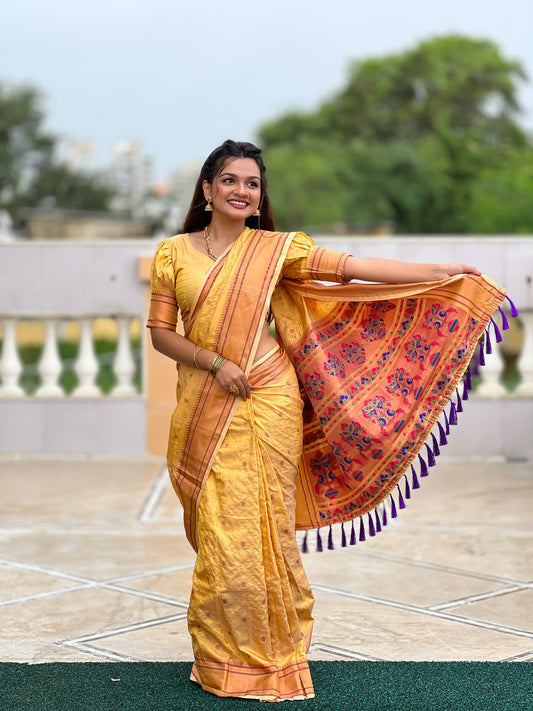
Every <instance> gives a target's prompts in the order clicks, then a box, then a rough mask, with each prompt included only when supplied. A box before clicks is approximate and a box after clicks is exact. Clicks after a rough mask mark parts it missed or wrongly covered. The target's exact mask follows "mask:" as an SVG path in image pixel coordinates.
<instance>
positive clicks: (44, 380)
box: [35, 318, 65, 397]
mask: <svg viewBox="0 0 533 711" xmlns="http://www.w3.org/2000/svg"><path fill="white" fill-rule="evenodd" d="M57 323H58V320H57V319H55V318H45V319H44V347H43V352H42V355H41V360H40V361H39V365H38V368H37V369H38V371H39V375H40V376H41V385H40V386H39V387H38V388H37V390H36V391H35V396H36V397H64V395H65V393H64V392H63V388H62V387H61V386H60V385H59V376H60V375H61V371H62V370H63V365H62V363H61V358H60V356H59V349H58V346H57Z"/></svg>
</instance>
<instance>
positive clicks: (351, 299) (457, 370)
mask: <svg viewBox="0 0 533 711" xmlns="http://www.w3.org/2000/svg"><path fill="white" fill-rule="evenodd" d="M293 238H294V235H292V234H290V235H289V234H285V233H272V232H261V231H252V230H245V231H244V232H243V233H242V234H241V235H240V237H239V238H238V239H237V241H236V242H235V243H234V244H233V246H232V247H231V249H230V250H228V251H227V252H226V253H225V254H224V255H222V256H221V257H220V258H219V260H218V261H217V262H216V263H215V264H214V265H212V263H211V264H210V265H209V268H206V269H205V270H204V271H205V272H206V273H205V278H204V279H203V282H202V285H201V288H200V289H199V291H198V293H197V295H196V297H195V298H194V299H193V300H192V303H191V304H190V309H189V310H188V311H187V313H186V314H185V316H186V318H184V323H185V328H186V336H187V338H189V339H190V340H191V341H192V342H194V343H196V344H198V345H199V346H201V347H205V348H209V349H210V350H213V351H216V352H218V353H221V354H222V355H224V356H225V357H226V358H228V359H230V360H232V361H234V362H235V363H238V364H239V365H240V366H241V368H242V369H243V370H244V371H245V373H246V374H247V376H248V378H249V380H250V384H251V387H252V397H251V398H250V399H249V400H248V401H246V402H243V401H242V400H240V399H238V398H237V399H236V398H234V397H233V396H232V395H228V394H227V393H226V392H225V391H224V390H223V389H222V388H221V387H220V386H219V385H218V383H217V382H216V380H214V379H213V378H212V377H211V375H210V374H209V373H207V372H205V371H200V370H195V369H194V368H189V367H185V366H180V367H179V378H178V386H177V399H178V404H177V407H176V410H175V412H174V414H173V417H172V423H171V432H170V439H169V448H168V465H169V471H170V475H171V479H172V483H173V485H174V488H175V490H176V492H177V494H178V496H179V497H180V500H181V502H182V504H183V509H184V524H185V529H186V533H187V536H188V539H189V541H190V542H191V545H192V546H193V547H194V549H195V550H196V551H197V553H198V557H197V562H196V566H195V570H194V576H193V590H192V595H191V604H190V608H189V630H190V632H191V636H192V640H193V650H194V656H195V663H194V666H193V670H192V675H191V678H192V679H194V680H195V681H197V682H198V683H200V684H201V685H202V686H203V688H204V689H206V690H208V691H210V692H212V693H214V694H217V695H219V696H241V697H248V698H259V699H261V700H264V701H280V700H283V699H305V698H311V697H312V696H313V695H314V692H313V686H312V681H311V678H310V675H309V669H308V664H307V660H306V652H307V649H308V647H309V643H310V638H311V630H312V618H311V611H312V606H313V597H312V594H311V591H310V588H309V585H308V582H307V579H306V576H305V572H304V570H303V567H302V563H301V558H300V553H299V550H298V547H297V545H296V540H295V536H294V530H295V528H296V529H302V530H303V529H305V530H307V529H311V528H319V527H322V526H327V525H331V524H332V523H339V522H340V523H343V522H346V521H350V520H351V521H353V519H354V518H357V517H359V518H361V517H362V516H363V515H365V514H370V512H371V511H372V512H373V514H374V518H369V523H368V524H367V525H368V532H369V533H370V535H372V534H373V533H375V531H376V529H377V530H379V529H380V527H381V525H382V524H384V523H385V522H386V521H385V519H384V517H383V516H379V517H378V514H377V509H376V507H377V506H378V505H379V504H380V503H381V502H382V501H383V500H384V499H385V498H386V497H388V496H390V495H391V493H392V492H393V491H394V489H395V487H397V485H398V481H399V480H400V478H401V477H402V476H404V474H405V471H406V470H407V469H408V468H409V466H410V465H411V463H412V462H413V461H414V460H415V458H416V457H419V452H420V450H421V448H422V447H424V446H425V443H426V440H428V438H429V437H430V435H432V429H433V427H434V426H435V425H436V423H437V421H438V418H439V416H440V415H441V413H442V411H443V409H444V407H445V405H446V404H447V403H448V402H449V400H450V397H451V396H452V395H453V393H454V392H455V390H456V388H457V386H458V384H459V382H460V381H461V379H462V377H463V375H464V374H465V372H466V369H467V366H468V362H469V360H470V358H471V356H472V354H473V351H474V349H475V347H476V345H477V342H478V340H479V338H480V337H481V336H482V334H483V331H484V329H485V327H486V325H487V323H488V322H489V320H490V317H491V315H492V313H493V312H494V310H495V309H496V308H497V307H498V305H499V303H500V302H501V300H502V299H503V296H504V292H503V291H502V290H501V289H500V288H499V287H497V286H496V285H494V284H493V283H492V282H490V281H489V280H486V279H484V278H477V277H468V278H466V277H457V278H453V279H449V280H446V281H444V282H439V283H433V284H415V285H412V284H411V285H394V286H386V285H362V284H359V285H358V284H346V285H336V286H324V285H320V284H317V283H315V282H313V281H309V280H312V279H325V280H327V281H333V280H335V281H343V269H344V262H345V260H346V258H347V255H339V254H335V253H332V252H328V251H327V250H322V249H320V248H313V249H312V250H311V251H310V253H309V258H308V260H307V262H306V265H305V269H303V270H302V280H298V279H296V280H295V279H293V278H287V274H290V272H284V271H283V270H284V265H286V263H287V261H288V259H289V257H288V255H289V249H290V246H291V242H292V241H293ZM173 239H176V238H173ZM185 256H186V255H185ZM185 256H184V254H182V253H180V254H179V255H178V257H176V258H175V262H177V261H180V260H181V261H183V260H184V259H185ZM168 259H169V260H170V261H169V264H168V265H167V273H170V277H168V278H166V280H165V279H162V278H161V276H160V275H158V273H157V270H158V267H157V264H158V260H159V261H160V257H156V259H155V260H154V278H153V285H154V292H153V298H152V310H151V314H150V319H149V322H148V325H149V326H156V327H164V328H170V329H172V328H174V327H175V322H176V295H175V293H176V284H175V283H173V276H172V275H173V274H175V273H176V271H177V267H176V264H175V263H174V264H173V263H172V258H171V257H169V258H168ZM198 259H200V257H199V256H198V254H197V255H196V258H195V260H193V261H194V262H196V261H198ZM192 268H193V265H192V262H191V269H192ZM174 281H176V279H175V277H174ZM178 281H179V279H178ZM178 301H179V299H178ZM269 307H271V308H272V311H273V313H274V316H275V321H276V328H277V332H278V340H279V342H280V344H281V345H282V346H283V348H284V349H285V350H284V351H282V350H279V349H275V350H274V351H272V352H271V353H270V354H268V355H267V356H265V357H264V358H262V359H261V360H258V361H256V360H255V351H256V349H257V344H258V339H259V335H260V331H261V328H262V325H263V323H264V320H265V317H266V315H267V313H268V309H269ZM182 311H183V308H182ZM459 402H460V400H458V401H457V406H458V407H459V406H460V405H459ZM452 404H453V405H454V407H455V404H454V403H452ZM302 407H303V417H302ZM452 419H453V418H452ZM428 459H429V457H428ZM429 463H430V464H431V463H432V462H431V460H429ZM422 475H423V472H422ZM400 496H401V494H400ZM392 501H393V506H394V500H392ZM399 505H400V507H401V506H402V500H401V499H400V500H399ZM392 515H394V513H393V514H392ZM361 521H362V518H361ZM350 538H351V540H350V542H351V543H354V542H355V532H354V531H352V535H351V537H350ZM359 539H360V540H362V539H364V529H363V528H362V527H361V529H360V534H359Z"/></svg>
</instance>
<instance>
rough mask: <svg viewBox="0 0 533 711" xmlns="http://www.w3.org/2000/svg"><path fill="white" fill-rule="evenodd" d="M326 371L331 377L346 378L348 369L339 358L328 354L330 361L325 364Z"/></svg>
mask: <svg viewBox="0 0 533 711" xmlns="http://www.w3.org/2000/svg"><path fill="white" fill-rule="evenodd" d="M324 369H325V370H326V371H327V372H328V373H329V374H330V375H336V376H337V377H339V378H344V377H345V376H346V369H345V367H344V363H343V362H342V361H341V360H340V358H337V356H336V355H335V354H334V353H328V359H327V360H326V361H325V362H324Z"/></svg>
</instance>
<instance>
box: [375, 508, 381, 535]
mask: <svg viewBox="0 0 533 711" xmlns="http://www.w3.org/2000/svg"><path fill="white" fill-rule="evenodd" d="M374 518H375V519H376V533H381V520H380V518H379V513H378V510H377V509H376V510H375V511H374Z"/></svg>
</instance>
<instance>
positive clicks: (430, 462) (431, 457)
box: [426, 442, 436, 467]
mask: <svg viewBox="0 0 533 711" xmlns="http://www.w3.org/2000/svg"><path fill="white" fill-rule="evenodd" d="M426 453H427V458H428V467H434V466H435V463H436V462H435V455H434V454H433V450H432V449H431V447H430V446H429V444H428V443H427V442H426Z"/></svg>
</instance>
